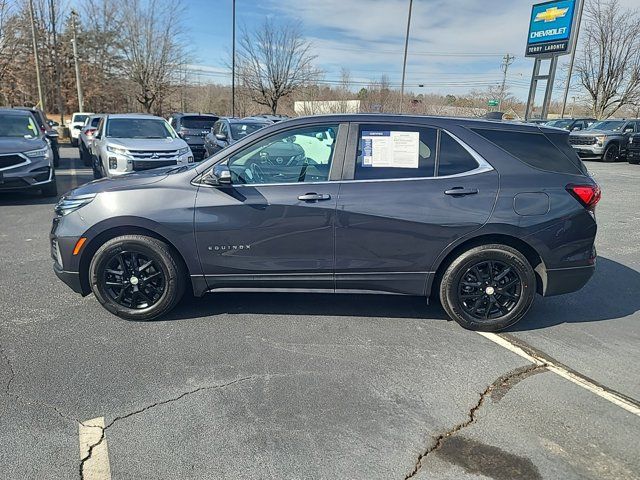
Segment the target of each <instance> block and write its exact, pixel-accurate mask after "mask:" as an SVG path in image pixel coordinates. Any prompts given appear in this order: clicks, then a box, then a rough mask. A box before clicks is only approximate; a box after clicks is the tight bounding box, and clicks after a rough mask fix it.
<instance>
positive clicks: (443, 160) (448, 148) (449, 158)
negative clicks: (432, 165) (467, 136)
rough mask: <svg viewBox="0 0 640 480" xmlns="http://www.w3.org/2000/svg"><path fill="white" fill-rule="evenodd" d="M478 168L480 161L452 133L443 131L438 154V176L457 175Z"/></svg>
mask: <svg viewBox="0 0 640 480" xmlns="http://www.w3.org/2000/svg"><path fill="white" fill-rule="evenodd" d="M476 168H478V162H476V160H475V159H474V158H473V157H472V156H471V154H470V153H469V152H468V151H467V149H466V148H464V147H463V146H462V145H460V143H458V142H457V141H456V140H455V139H454V138H453V137H451V135H449V134H448V133H446V132H442V134H441V136H440V154H439V155H438V176H439V177H445V176H447V175H457V174H460V173H464V172H468V171H471V170H474V169H476Z"/></svg>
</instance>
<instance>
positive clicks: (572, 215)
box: [51, 115, 600, 331]
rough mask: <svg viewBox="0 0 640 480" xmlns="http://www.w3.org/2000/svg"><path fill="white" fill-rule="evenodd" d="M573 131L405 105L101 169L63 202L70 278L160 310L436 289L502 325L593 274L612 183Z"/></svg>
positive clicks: (460, 307)
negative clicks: (181, 161)
mask: <svg viewBox="0 0 640 480" xmlns="http://www.w3.org/2000/svg"><path fill="white" fill-rule="evenodd" d="M568 136H569V132H567V131H561V130H559V129H553V128H547V127H544V126H535V125H526V124H515V123H514V124H509V123H502V122H492V121H486V120H469V119H453V118H429V117H412V116H396V115H330V116H316V117H306V118H297V119H292V120H287V121H284V122H280V123H277V124H274V125H271V126H269V127H266V128H264V129H261V130H259V131H257V132H255V133H253V134H251V135H248V136H247V137H246V138H244V139H242V140H241V141H239V142H238V143H236V144H234V145H231V146H229V147H227V148H226V149H224V150H222V151H221V152H219V153H218V154H216V155H215V156H213V157H211V158H209V159H207V160H205V161H203V162H202V163H200V164H195V165H184V166H173V167H163V168H159V169H154V170H150V171H148V172H141V173H132V174H129V175H126V176H122V177H118V178H114V179H101V180H98V181H94V182H91V183H89V184H86V185H83V186H81V187H79V188H76V189H75V190H73V191H71V192H69V193H67V194H66V195H65V196H64V197H62V199H61V200H60V202H59V203H58V204H57V206H56V207H55V217H54V219H53V227H52V230H51V254H52V257H53V260H54V270H55V272H56V274H57V275H58V277H60V279H62V280H63V281H64V282H65V283H67V284H68V285H69V286H70V287H71V288H72V289H73V290H75V291H76V292H78V293H80V294H82V295H88V294H89V293H93V294H94V295H95V297H96V298H97V299H98V301H99V302H100V303H101V304H102V305H103V306H104V307H105V308H106V309H107V310H109V311H110V312H112V313H114V314H116V315H118V316H120V317H122V318H126V319H135V320H150V319H153V318H156V317H159V316H161V315H164V314H166V313H167V312H169V311H170V310H171V309H172V308H173V307H174V306H175V305H176V303H177V302H178V301H179V300H180V298H181V296H182V295H183V292H184V291H185V290H187V287H189V290H191V291H193V293H194V294H195V295H196V296H202V295H204V293H206V292H226V291H242V292H256V291H260V292H261V291H286V292H327V293H386V294H397V295H416V296H422V297H427V298H429V297H437V298H439V299H440V301H441V303H442V305H443V306H444V309H445V310H446V312H447V314H448V315H449V316H450V317H451V318H453V319H454V320H456V321H457V322H458V323H459V324H461V325H462V326H463V327H465V328H469V329H476V330H489V331H491V330H493V331H495V330H500V329H504V328H506V327H508V326H510V325H513V324H514V323H515V322H517V321H518V320H520V319H521V318H522V317H523V316H524V315H525V314H526V313H527V311H528V310H529V308H530V307H531V305H532V302H533V300H534V296H535V294H536V293H539V294H541V295H544V296H551V295H559V294H563V293H568V292H573V291H576V290H578V289H580V288H581V287H582V286H583V285H585V283H586V282H587V281H588V280H589V278H590V277H591V275H592V274H593V271H594V268H595V260H596V252H595V248H594V240H595V235H596V221H595V215H594V209H595V206H596V204H597V203H598V200H599V199H600V189H599V187H598V185H597V184H596V183H595V181H594V180H593V179H592V178H591V177H590V176H589V174H588V172H587V170H586V168H585V167H584V165H583V164H582V162H581V161H580V159H579V158H578V156H577V155H576V153H575V151H574V150H573V149H572V148H571V146H570V145H569V142H568Z"/></svg>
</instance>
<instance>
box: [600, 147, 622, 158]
mask: <svg viewBox="0 0 640 480" xmlns="http://www.w3.org/2000/svg"><path fill="white" fill-rule="evenodd" d="M619 155H620V148H619V147H618V145H616V144H615V143H613V144H611V145H609V146H608V147H607V149H606V150H605V151H604V155H602V160H604V161H605V162H615V161H616V160H618V156H619Z"/></svg>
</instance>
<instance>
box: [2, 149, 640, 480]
mask: <svg viewBox="0 0 640 480" xmlns="http://www.w3.org/2000/svg"><path fill="white" fill-rule="evenodd" d="M74 152H75V150H71V149H68V148H65V149H63V151H62V153H63V160H62V168H61V170H60V175H59V182H60V184H61V191H65V190H67V189H68V188H70V187H71V185H72V184H73V183H74V182H83V181H87V180H88V179H89V172H88V171H87V170H82V169H80V165H79V162H78V161H77V159H76V158H75V157H74V158H71V154H72V153H74ZM72 163H73V164H74V165H75V167H76V168H77V169H78V174H77V176H76V177H73V176H72V175H71V172H70V170H69V166H70V165H71V164H72ZM588 166H589V168H590V169H592V170H594V171H595V172H596V177H597V179H598V181H600V183H601V184H602V186H603V189H604V199H603V200H602V202H601V204H600V205H599V206H598V219H599V223H600V232H599V238H598V250H599V254H600V256H601V258H600V260H599V265H598V272H597V273H596V276H595V277H594V279H593V281H592V282H591V283H590V284H589V285H588V286H587V287H586V288H585V289H584V290H583V291H582V292H578V293H577V294H574V295H569V296H567V297H557V298H549V299H541V298H537V299H536V303H535V304H534V307H533V309H532V311H531V314H530V316H529V317H528V318H527V319H526V320H525V321H524V322H522V323H521V324H518V325H517V326H516V328H514V329H512V330H511V331H510V332H509V333H508V335H509V336H510V338H513V339H514V340H518V341H522V342H526V344H527V345H530V346H531V347H532V348H536V349H539V350H541V351H543V352H545V353H546V354H547V355H548V356H549V357H551V358H553V359H555V360H557V361H558V362H560V363H562V364H565V365H567V366H568V367H570V368H572V369H574V370H575V371H577V372H579V373H580V374H582V375H585V376H587V377H589V378H591V379H593V380H594V381H596V382H598V383H601V384H603V385H605V386H607V387H609V388H611V389H613V390H616V391H618V392H620V393H621V394H623V395H626V396H627V397H629V398H634V399H636V400H637V399H639V398H640V381H639V377H638V374H637V371H638V370H637V365H638V363H640V352H639V351H638V350H639V349H638V345H640V328H639V327H638V325H640V303H639V301H638V296H637V292H638V291H640V229H639V228H637V227H638V225H640V214H639V213H638V212H637V208H636V207H637V205H638V204H640V187H639V185H640V168H635V167H634V166H630V165H627V164H612V165H605V164H595V163H590V164H589V165H588ZM623 196H624V198H623ZM634 205H635V206H636V207H634ZM51 209H52V205H51V203H50V201H45V200H41V199H40V198H38V197H35V196H27V195H24V196H20V197H19V198H17V199H16V198H10V197H8V196H7V195H0V217H1V218H2V219H3V229H2V230H1V231H0V298H2V308H1V309H0V357H1V358H0V389H2V390H3V392H4V393H3V395H2V397H1V398H0V472H2V475H1V476H2V477H3V478H20V479H23V478H24V479H49V478H51V479H60V478H65V479H66V478H78V476H79V475H80V476H81V477H82V471H83V465H84V464H86V462H87V460H88V459H89V458H91V455H92V454H93V452H94V450H93V448H91V449H90V451H88V452H86V454H84V455H83V456H82V457H81V455H80V451H79V443H78V442H79V439H78V424H79V423H81V422H85V421H88V420H89V419H95V418H96V417H104V419H105V424H104V425H105V426H104V429H103V430H102V433H103V434H104V435H101V436H100V439H99V440H98V442H102V441H104V440H106V443H107V444H108V458H109V463H110V471H111V475H112V478H114V479H124V478H145V479H164V478H186V479H200V478H233V479H244V478H246V479H253V478H273V479H280V478H326V479H334V478H363V479H365V478H366V479H385V480H386V479H394V478H397V479H399V480H400V479H406V478H412V479H417V480H423V479H427V478H438V479H467V478H468V479H477V478H493V479H496V480H503V479H504V480H507V479H512V478H520V479H532V480H537V479H555V478H563V479H589V478H592V479H616V480H617V479H625V478H628V479H637V478H640V460H639V459H638V455H637V447H636V445H637V440H638V438H640V418H638V417H636V416H634V415H632V414H630V413H629V412H627V411H624V410H622V409H620V408H619V407H617V406H615V405H613V404H611V403H609V402H607V401H605V400H603V399H602V398H600V397H597V396H595V395H593V394H592V393H590V392H588V391H586V390H583V389H581V388H580V387H578V386H576V385H574V384H572V383H570V382H568V381H566V380H565V379H563V378H560V377H558V376H557V375H556V374H554V373H552V372H550V371H547V370H546V369H545V368H544V366H538V365H533V364H531V363H529V362H527V361H526V360H525V359H523V358H521V357H519V356H516V355H514V354H513V353H511V352H509V351H507V350H505V349H503V348H502V347H500V346H498V345H496V344H494V343H493V342H491V341H489V340H487V339H485V338H483V337H481V336H480V335H477V334H475V333H473V332H468V331H465V330H463V329H461V328H459V327H458V326H457V325H456V324H454V323H453V322H448V321H446V320H445V317H444V314H443V312H442V310H441V309H440V308H439V307H437V306H431V307H425V305H424V301H422V300H420V299H411V298H408V299H407V298H398V297H356V296H340V297H336V298H333V297H329V296H322V295H275V294H274V295H266V294H251V295H249V294H246V295H240V294H220V295H211V296H208V297H205V298H204V299H199V300H192V301H187V302H183V304H181V305H180V306H179V308H178V309H177V310H176V312H174V313H173V314H172V315H171V316H170V317H169V318H167V319H165V320H163V321H158V322H153V323H136V322H127V321H123V320H120V319H117V318H116V317H113V316H111V315H110V314H108V313H107V312H106V311H104V310H103V309H102V308H101V307H99V305H98V304H97V302H96V301H95V300H94V299H93V298H92V297H91V296H89V297H86V298H80V297H78V296H76V295H75V294H73V293H72V292H71V291H69V290H68V289H67V288H66V287H65V286H64V285H62V284H61V283H60V282H59V281H57V279H56V278H55V276H54V275H53V273H52V271H51V262H50V259H49V250H48V244H47V235H48V229H49V226H50V219H51ZM620 239H624V242H622V241H621V240H620ZM16 246H20V249H19V254H17V253H16ZM96 428H101V427H96ZM98 442H94V444H95V445H97V444H98ZM94 448H95V447H94Z"/></svg>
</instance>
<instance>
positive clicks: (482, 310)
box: [439, 244, 536, 332]
mask: <svg viewBox="0 0 640 480" xmlns="http://www.w3.org/2000/svg"><path fill="white" fill-rule="evenodd" d="M439 288H440V302H441V303H442V306H443V308H444V309H445V311H446V312H447V314H448V315H449V316H450V317H451V318H452V319H453V320H455V321H456V322H458V323H459V324H460V325H461V326H463V327H464V328H468V329H470V330H482V331H490V332H495V331H499V330H503V329H505V328H507V327H509V326H511V325H513V324H514V323H516V322H517V321H519V320H520V319H522V318H523V317H524V316H525V315H526V313H527V312H528V311H529V308H531V305H532V303H533V299H534V296H535V293H536V275H535V272H534V270H533V267H532V265H531V264H530V263H529V261H528V260H527V258H526V257H525V256H524V255H523V254H522V253H521V252H520V251H518V250H516V249H515V248H513V247H511V246H508V245H501V244H487V245H480V246H477V247H473V248H471V249H469V250H467V251H464V252H462V253H460V254H459V255H458V257H457V258H455V259H454V260H453V261H452V262H451V263H450V264H449V266H448V267H447V268H446V270H445V271H444V273H443V274H442V280H441V281H440V285H439Z"/></svg>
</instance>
